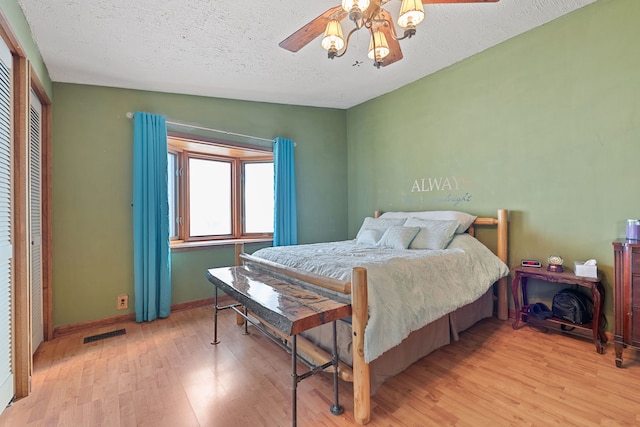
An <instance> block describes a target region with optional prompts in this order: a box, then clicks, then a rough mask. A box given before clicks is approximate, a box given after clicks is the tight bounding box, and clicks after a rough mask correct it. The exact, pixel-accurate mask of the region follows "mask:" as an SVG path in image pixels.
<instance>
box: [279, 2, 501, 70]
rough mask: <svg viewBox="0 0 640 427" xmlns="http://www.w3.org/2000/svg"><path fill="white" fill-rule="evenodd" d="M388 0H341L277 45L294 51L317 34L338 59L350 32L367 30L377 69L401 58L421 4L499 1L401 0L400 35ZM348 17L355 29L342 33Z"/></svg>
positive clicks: (419, 19)
mask: <svg viewBox="0 0 640 427" xmlns="http://www.w3.org/2000/svg"><path fill="white" fill-rule="evenodd" d="M390 1H391V0H342V4H341V5H340V6H336V7H332V8H331V9H329V10H327V11H325V12H324V13H323V14H322V15H320V16H318V17H317V18H315V19H314V20H312V21H311V22H309V23H308V24H307V25H304V26H303V27H302V28H300V29H299V30H298V31H296V32H295V33H293V34H291V35H290V36H289V37H287V38H286V39H284V40H283V41H281V42H280V47H281V48H284V49H287V50H289V51H291V52H297V51H299V50H300V49H302V48H303V47H305V46H306V45H307V44H309V43H310V42H311V41H313V40H315V39H316V38H317V37H318V36H319V35H320V34H323V32H324V36H323V37H322V47H323V48H324V49H326V50H327V56H328V57H329V58H330V59H333V58H339V57H341V56H342V55H344V54H345V53H346V52H347V48H348V47H349V40H350V39H351V35H352V34H353V33H355V32H356V31H358V30H361V29H363V28H364V29H366V30H367V31H368V32H369V33H370V41H369V51H368V57H369V59H372V60H373V65H374V66H375V67H377V68H380V67H381V66H382V67H385V66H387V65H390V64H393V63H394V62H397V61H399V60H401V59H402V50H401V49H400V43H399V41H400V40H403V39H407V38H411V37H412V36H414V35H415V34H416V25H418V24H419V23H420V22H422V20H423V19H424V8H423V6H422V5H423V4H441V3H495V2H498V1H500V0H402V6H400V13H399V16H398V20H397V23H398V25H399V26H400V27H401V28H403V34H402V35H399V34H398V33H397V32H396V28H395V26H394V24H393V19H392V17H391V14H390V13H389V12H388V11H387V10H385V9H384V8H383V6H384V5H385V4H386V3H388V2H390ZM347 16H349V19H351V21H353V23H354V25H355V26H354V28H353V29H352V30H351V31H349V33H348V34H347V37H346V39H345V37H344V36H343V32H342V26H341V24H340V21H342V20H343V19H344V18H345V17H347Z"/></svg>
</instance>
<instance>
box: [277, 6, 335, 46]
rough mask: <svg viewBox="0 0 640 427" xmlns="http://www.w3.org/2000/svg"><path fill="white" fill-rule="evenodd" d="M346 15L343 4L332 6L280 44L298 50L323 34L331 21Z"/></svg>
mask: <svg viewBox="0 0 640 427" xmlns="http://www.w3.org/2000/svg"><path fill="white" fill-rule="evenodd" d="M345 16H347V12H345V10H344V9H343V8H342V6H336V7H332V8H331V9H329V10H327V11H326V12H324V13H323V14H322V15H320V16H318V17H317V18H315V19H314V20H312V21H311V22H309V23H308V24H307V25H304V26H303V27H302V28H300V29H299V30H298V31H296V32H295V33H293V34H291V35H290V36H289V37H287V38H286V39H284V40H282V41H281V42H280V44H279V46H280V47H281V48H283V49H287V50H289V51H291V52H297V51H299V50H300V49H302V48H303V47H305V46H306V45H307V44H309V43H310V42H312V41H313V40H315V38H316V37H318V36H319V35H320V34H323V33H324V30H325V28H326V27H327V24H328V23H329V21H331V20H332V19H336V20H338V21H341V20H342V19H344V17H345Z"/></svg>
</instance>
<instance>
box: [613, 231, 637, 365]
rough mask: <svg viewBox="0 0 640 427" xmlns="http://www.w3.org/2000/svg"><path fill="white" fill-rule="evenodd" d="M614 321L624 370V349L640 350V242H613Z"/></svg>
mask: <svg viewBox="0 0 640 427" xmlns="http://www.w3.org/2000/svg"><path fill="white" fill-rule="evenodd" d="M613 255H614V263H613V265H614V271H615V284H614V300H613V303H614V307H613V311H614V318H615V331H614V339H613V342H614V344H615V350H616V366H617V367H618V368H621V367H622V349H623V348H625V347H626V346H631V347H635V348H637V349H640V240H626V239H619V240H616V241H615V242H613Z"/></svg>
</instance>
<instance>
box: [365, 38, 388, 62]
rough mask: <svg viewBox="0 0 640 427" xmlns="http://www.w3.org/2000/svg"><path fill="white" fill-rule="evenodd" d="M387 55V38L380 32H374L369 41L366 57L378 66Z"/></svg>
mask: <svg viewBox="0 0 640 427" xmlns="http://www.w3.org/2000/svg"><path fill="white" fill-rule="evenodd" d="M387 55H389V44H388V43H387V37H386V36H385V35H384V33H383V32H382V31H375V32H374V33H373V34H372V35H371V40H370V41H369V54H368V57H369V59H373V60H374V61H375V63H376V64H380V63H381V62H382V60H383V59H384V58H385V57H386V56H387ZM377 66H379V65H377Z"/></svg>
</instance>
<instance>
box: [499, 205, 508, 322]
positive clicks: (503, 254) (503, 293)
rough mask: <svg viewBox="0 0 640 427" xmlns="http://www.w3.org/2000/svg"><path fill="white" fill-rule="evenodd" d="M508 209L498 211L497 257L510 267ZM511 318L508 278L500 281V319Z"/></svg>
mask: <svg viewBox="0 0 640 427" xmlns="http://www.w3.org/2000/svg"><path fill="white" fill-rule="evenodd" d="M508 215H509V213H508V211H507V210H506V209H499V210H498V247H497V252H498V253H497V255H498V258H500V259H501V260H502V262H504V263H505V264H507V266H508V265H509V260H508V258H509V254H508V250H507V248H508V240H507V238H508V237H507V236H508V231H509V218H508ZM508 318H509V303H508V299H507V277H503V278H502V279H500V280H499V281H498V319H500V320H507V319H508Z"/></svg>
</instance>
